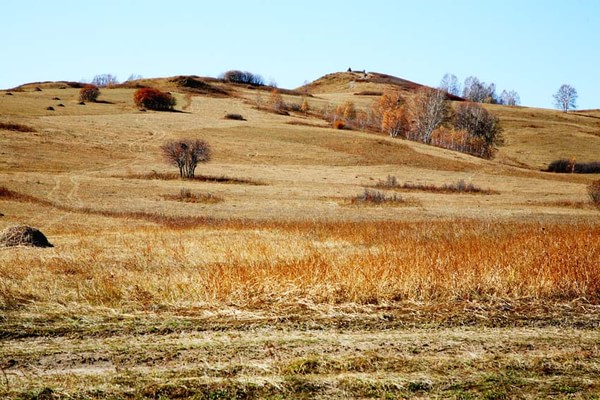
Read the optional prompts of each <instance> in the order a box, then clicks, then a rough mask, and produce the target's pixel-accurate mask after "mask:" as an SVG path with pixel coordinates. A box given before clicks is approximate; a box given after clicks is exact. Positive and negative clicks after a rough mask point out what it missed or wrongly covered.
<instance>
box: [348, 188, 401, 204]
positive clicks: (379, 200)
mask: <svg viewBox="0 0 600 400" xmlns="http://www.w3.org/2000/svg"><path fill="white" fill-rule="evenodd" d="M402 202H404V200H403V199H402V196H400V195H397V194H392V195H390V196H387V195H386V194H385V193H383V192H380V191H378V190H369V189H365V191H364V192H363V194H361V195H358V196H356V197H354V198H353V199H352V204H360V203H370V204H383V203H402Z"/></svg>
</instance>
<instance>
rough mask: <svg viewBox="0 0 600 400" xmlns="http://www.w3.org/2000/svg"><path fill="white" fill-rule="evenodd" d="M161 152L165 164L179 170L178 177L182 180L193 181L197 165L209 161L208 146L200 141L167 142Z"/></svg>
mask: <svg viewBox="0 0 600 400" xmlns="http://www.w3.org/2000/svg"><path fill="white" fill-rule="evenodd" d="M161 150H162V152H163V155H164V157H165V159H166V160H167V162H169V163H170V164H173V165H176V166H177V168H179V176H180V177H181V178H184V179H193V178H194V173H195V171H196V166H197V165H198V163H200V162H207V161H209V160H210V156H211V150H210V146H209V144H208V143H207V142H205V141H204V140H201V139H180V140H172V141H168V142H166V143H165V144H163V145H162V146H161Z"/></svg>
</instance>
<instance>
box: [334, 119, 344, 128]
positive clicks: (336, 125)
mask: <svg viewBox="0 0 600 400" xmlns="http://www.w3.org/2000/svg"><path fill="white" fill-rule="evenodd" d="M333 128H334V129H346V124H345V123H344V121H340V120H339V119H336V120H335V121H333Z"/></svg>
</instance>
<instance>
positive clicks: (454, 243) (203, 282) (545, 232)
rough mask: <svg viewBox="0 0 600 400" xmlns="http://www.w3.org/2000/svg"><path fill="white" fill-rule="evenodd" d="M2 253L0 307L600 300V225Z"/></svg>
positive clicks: (316, 229)
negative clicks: (599, 266) (599, 262)
mask: <svg viewBox="0 0 600 400" xmlns="http://www.w3.org/2000/svg"><path fill="white" fill-rule="evenodd" d="M227 225H228V226H226V227H221V228H208V229H200V228H198V229H194V230H183V231H182V230H165V229H161V230H158V229H156V230H155V229H151V228H148V229H147V230H144V231H141V232H140V231H138V232H130V233H128V234H125V235H121V236H119V237H116V236H113V235H104V236H95V237H90V238H87V239H86V238H85V237H82V238H81V239H79V240H75V241H72V242H70V243H66V244H62V245H61V244H60V240H58V239H57V240H56V242H57V243H56V244H57V248H56V249H53V250H47V251H31V250H29V249H17V250H10V251H3V252H1V253H0V278H1V282H2V286H1V288H0V307H1V309H2V310H5V311H8V310H18V309H21V310H22V309H26V308H27V307H29V306H31V305H35V307H36V308H37V309H39V308H40V307H41V308H43V307H44V305H47V306H50V307H51V308H52V306H55V305H61V306H63V307H67V308H69V307H76V308H77V307H79V306H92V307H96V306H98V307H110V308H116V309H119V310H123V311H127V310H148V309H156V308H167V309H169V308H181V307H184V308H185V307H189V306H196V305H198V304H210V305H235V306H238V307H244V308H263V307H270V306H271V305H274V304H297V303H299V302H307V301H308V302H311V303H321V304H341V303H358V304H386V303H391V302H399V301H425V302H446V301H456V300H470V301H473V300H475V301H482V302H486V301H492V300H498V299H504V300H522V299H527V300H529V301H570V300H575V299H585V301H587V302H590V303H592V304H597V303H598V302H599V301H600V268H598V260H599V259H600V226H598V225H591V224H589V225H588V224H582V223H580V224H572V225H565V224H518V223H514V222H513V223H508V222H502V223H484V222H468V221H467V222H463V221H449V222H422V223H404V222H389V223H377V224H376V223H368V222H363V223H314V224H313V223H305V224H304V223H289V224H285V223H264V224H260V225H257V226H255V227H250V226H247V225H246V224H241V226H240V227H237V228H236V227H235V224H233V223H229V224H227Z"/></svg>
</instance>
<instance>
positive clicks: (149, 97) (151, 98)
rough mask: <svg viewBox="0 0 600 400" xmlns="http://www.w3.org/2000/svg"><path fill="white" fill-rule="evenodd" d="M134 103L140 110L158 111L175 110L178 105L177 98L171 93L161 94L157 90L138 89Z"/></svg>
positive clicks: (134, 96)
mask: <svg viewBox="0 0 600 400" xmlns="http://www.w3.org/2000/svg"><path fill="white" fill-rule="evenodd" d="M133 102H134V103H135V105H136V106H138V107H139V108H147V109H149V110H157V111H170V110H173V107H175V104H176V101H175V97H173V96H172V95H171V94H170V93H165V92H161V91H160V90H158V89H155V88H142V89H138V90H137V91H136V92H135V93H134V95H133Z"/></svg>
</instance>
